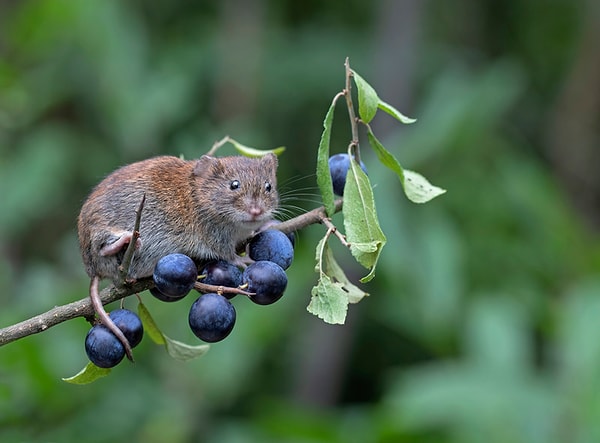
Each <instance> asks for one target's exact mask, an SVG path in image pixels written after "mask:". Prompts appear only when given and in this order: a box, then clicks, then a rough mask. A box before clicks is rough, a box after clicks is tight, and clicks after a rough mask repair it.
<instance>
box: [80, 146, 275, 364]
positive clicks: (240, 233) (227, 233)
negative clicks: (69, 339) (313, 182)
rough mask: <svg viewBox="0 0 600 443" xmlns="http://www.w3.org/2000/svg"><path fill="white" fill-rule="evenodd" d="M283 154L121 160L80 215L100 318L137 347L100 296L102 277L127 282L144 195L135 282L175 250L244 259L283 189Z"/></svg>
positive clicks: (132, 273) (84, 254)
mask: <svg viewBox="0 0 600 443" xmlns="http://www.w3.org/2000/svg"><path fill="white" fill-rule="evenodd" d="M277 164H278V161H277V157H276V156H275V155H274V154H272V153H268V154H266V155H264V156H262V157H258V158H250V157H245V156H229V157H213V156H209V155H203V156H201V157H200V158H199V159H194V160H183V159H181V158H178V157H174V156H159V157H154V158H150V159H147V160H142V161H139V162H136V163H131V164H129V165H126V166H123V167H120V168H119V169H117V170H115V171H114V172H112V173H111V174H109V175H108V176H106V178H104V179H103V180H102V181H101V182H100V183H99V184H98V185H97V186H96V187H95V188H94V189H93V190H92V192H91V193H90V194H89V196H88V197H87V199H86V200H85V202H84V203H83V205H82V207H81V211H80V213H79V217H78V219H77V231H78V237H79V245H80V250H81V256H82V259H83V263H84V265H85V270H86V273H87V274H88V276H89V277H90V279H91V280H90V291H89V295H90V299H91V302H92V305H93V307H94V311H95V313H96V314H97V316H98V319H99V321H100V322H101V323H102V324H104V325H105V326H106V327H107V328H108V329H109V330H110V331H111V332H113V334H115V335H116V336H117V338H118V339H119V340H120V341H121V343H122V344H123V346H124V348H125V352H126V354H127V357H128V358H129V359H130V360H132V361H133V357H132V353H131V347H130V346H129V343H128V341H127V339H126V338H125V336H124V335H123V333H122V332H121V330H120V329H119V328H117V327H116V325H115V324H114V323H113V322H112V320H111V319H110V317H109V316H108V314H107V313H106V311H105V310H104V307H103V305H102V303H101V301H100V297H99V282H100V281H101V280H102V279H110V280H112V281H113V283H114V284H115V285H121V284H123V281H121V280H122V277H121V273H120V270H119V266H120V265H121V262H122V260H123V256H124V253H125V250H126V249H127V247H128V246H129V243H130V242H131V241H132V239H133V238H134V232H133V230H134V225H135V221H136V211H137V209H138V207H139V206H140V202H141V201H142V199H144V204H143V209H142V212H141V219H140V227H139V231H138V232H139V237H138V238H137V240H136V243H135V249H134V253H133V258H132V260H131V263H130V266H129V270H128V275H127V281H135V280H137V279H140V278H144V277H150V276H152V273H153V271H154V267H155V265H156V263H157V262H158V260H159V259H160V258H162V257H163V256H165V255H167V254H171V253H181V254H185V255H188V256H189V257H190V258H192V259H193V260H194V261H195V262H196V263H200V262H202V261H207V260H218V259H222V260H226V261H232V262H237V261H238V259H240V256H239V255H238V253H237V251H238V248H239V247H240V245H242V244H243V243H244V242H245V241H246V240H248V239H249V238H250V237H251V236H252V235H253V234H255V233H256V232H258V231H259V230H260V229H261V227H262V226H265V225H266V224H268V223H269V222H270V221H272V220H273V217H274V214H275V212H276V209H277V206H278V204H279V196H278V192H277V179H276V172H277Z"/></svg>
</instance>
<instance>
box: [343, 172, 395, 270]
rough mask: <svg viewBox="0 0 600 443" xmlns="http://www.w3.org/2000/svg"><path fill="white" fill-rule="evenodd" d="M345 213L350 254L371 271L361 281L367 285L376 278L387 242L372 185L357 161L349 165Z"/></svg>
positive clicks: (345, 192)
mask: <svg viewBox="0 0 600 443" xmlns="http://www.w3.org/2000/svg"><path fill="white" fill-rule="evenodd" d="M342 211H343V214H344V228H345V230H346V238H347V240H348V242H349V243H350V251H351V252H352V255H353V256H354V258H355V259H356V260H357V261H358V262H359V263H360V264H361V265H363V266H364V267H365V268H367V269H370V270H371V272H369V274H367V275H366V276H365V277H363V278H362V279H361V280H360V281H361V282H367V281H369V280H371V279H372V278H373V277H374V276H375V266H376V264H377V260H378V259H379V254H380V253H381V249H382V248H383V246H384V245H385V243H386V238H385V235H384V234H383V232H382V231H381V228H380V226H379V220H378V219H377V211H376V209H375V199H374V197H373V190H372V189H371V183H370V182H369V178H368V177H367V175H366V174H365V173H364V172H363V170H362V169H361V168H360V166H358V164H357V163H356V161H351V162H350V169H349V170H348V175H347V177H346V186H345V187H344V206H343V208H342Z"/></svg>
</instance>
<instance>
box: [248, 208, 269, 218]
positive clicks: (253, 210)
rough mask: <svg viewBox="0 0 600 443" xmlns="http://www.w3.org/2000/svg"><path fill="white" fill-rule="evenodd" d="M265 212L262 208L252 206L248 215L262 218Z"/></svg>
mask: <svg viewBox="0 0 600 443" xmlns="http://www.w3.org/2000/svg"><path fill="white" fill-rule="evenodd" d="M264 212H265V211H264V210H263V208H261V207H260V206H251V207H250V208H249V209H248V213H249V214H250V215H251V216H252V217H253V218H257V217H260V216H261V215H263V213H264Z"/></svg>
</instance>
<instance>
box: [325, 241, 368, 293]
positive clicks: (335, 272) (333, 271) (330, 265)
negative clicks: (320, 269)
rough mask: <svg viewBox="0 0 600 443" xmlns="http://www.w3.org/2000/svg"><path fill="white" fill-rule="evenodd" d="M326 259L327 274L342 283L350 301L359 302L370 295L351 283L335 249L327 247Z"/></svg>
mask: <svg viewBox="0 0 600 443" xmlns="http://www.w3.org/2000/svg"><path fill="white" fill-rule="evenodd" d="M324 259H325V272H326V274H327V275H328V276H329V277H330V278H331V279H334V280H337V281H338V282H339V283H340V284H341V285H342V289H343V290H344V291H345V292H346V296H347V297H348V302H350V303H358V302H359V301H361V300H362V299H363V297H366V296H368V295H369V294H367V293H366V292H365V291H363V290H362V289H360V288H359V287H357V286H355V285H353V284H352V283H350V280H348V277H346V274H345V273H344V270H343V269H342V268H341V267H340V265H339V264H338V263H337V261H336V259H335V257H334V256H333V251H332V250H331V248H329V247H327V248H325V257H324Z"/></svg>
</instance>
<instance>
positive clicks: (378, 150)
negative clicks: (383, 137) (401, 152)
mask: <svg viewBox="0 0 600 443" xmlns="http://www.w3.org/2000/svg"><path fill="white" fill-rule="evenodd" d="M367 137H368V138H369V144H370V145H371V147H372V148H373V150H374V151H375V154H377V158H379V161H380V162H381V163H382V164H383V165H384V166H386V167H388V168H389V169H391V170H392V171H394V172H395V173H396V174H397V175H398V178H399V179H400V182H401V183H404V168H403V167H402V165H401V164H400V162H399V161H398V160H397V159H396V157H394V155H393V154H392V153H391V152H389V151H388V150H387V149H385V147H384V146H383V145H382V144H381V142H380V141H379V140H377V137H375V134H373V132H372V131H371V128H368V131H367Z"/></svg>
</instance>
